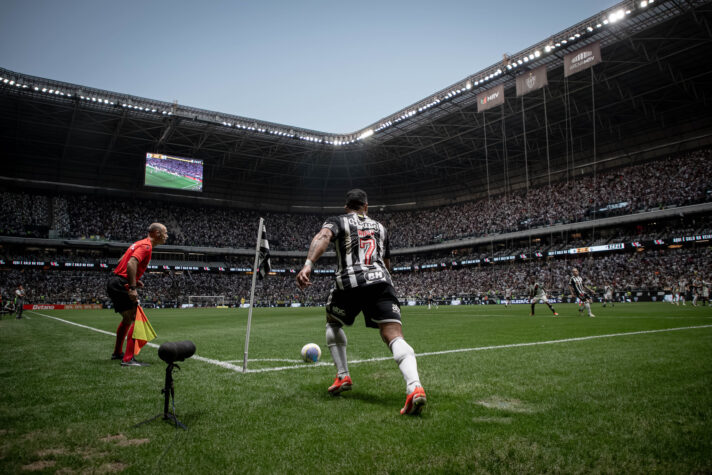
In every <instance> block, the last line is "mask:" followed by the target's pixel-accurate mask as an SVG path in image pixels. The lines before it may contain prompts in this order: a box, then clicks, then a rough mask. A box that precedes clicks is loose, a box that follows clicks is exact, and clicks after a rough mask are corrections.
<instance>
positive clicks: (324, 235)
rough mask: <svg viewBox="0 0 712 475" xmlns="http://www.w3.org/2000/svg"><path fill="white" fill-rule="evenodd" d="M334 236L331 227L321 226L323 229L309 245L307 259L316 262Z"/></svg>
mask: <svg viewBox="0 0 712 475" xmlns="http://www.w3.org/2000/svg"><path fill="white" fill-rule="evenodd" d="M333 236H334V233H333V232H332V231H331V230H330V229H327V228H321V231H319V232H318V233H317V234H316V236H314V239H312V242H311V244H310V245H309V253H308V254H307V259H309V260H310V261H312V262H316V261H317V260H318V259H319V258H320V257H321V256H322V254H324V252H326V250H327V248H328V247H329V243H330V242H331V238H332V237H333Z"/></svg>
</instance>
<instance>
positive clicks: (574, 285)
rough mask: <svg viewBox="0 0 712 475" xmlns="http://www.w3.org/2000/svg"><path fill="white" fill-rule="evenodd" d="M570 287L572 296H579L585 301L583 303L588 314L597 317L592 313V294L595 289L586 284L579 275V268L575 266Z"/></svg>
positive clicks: (572, 270)
mask: <svg viewBox="0 0 712 475" xmlns="http://www.w3.org/2000/svg"><path fill="white" fill-rule="evenodd" d="M569 289H570V290H571V296H572V297H574V298H578V299H579V300H580V301H581V302H583V305H584V307H585V308H586V311H587V312H588V316H589V317H595V315H594V314H593V313H591V296H592V295H593V291H592V290H591V289H589V288H588V287H586V286H585V285H584V283H583V279H582V278H581V276H580V275H579V271H578V269H577V268H575V267H574V268H573V269H571V278H570V279H569Z"/></svg>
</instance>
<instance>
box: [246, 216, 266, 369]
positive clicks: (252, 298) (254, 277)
mask: <svg viewBox="0 0 712 475" xmlns="http://www.w3.org/2000/svg"><path fill="white" fill-rule="evenodd" d="M263 224H264V218H260V225H259V227H258V228H257V229H258V231H257V245H256V246H255V265H253V266H252V290H251V291H250V309H249V310H248V311H247V333H246V334H245V357H244V359H243V360H242V372H243V373H246V372H247V351H248V348H249V346H250V327H251V326H252V307H253V306H254V304H255V283H256V282H257V264H258V261H259V256H260V242H261V241H262V225H263Z"/></svg>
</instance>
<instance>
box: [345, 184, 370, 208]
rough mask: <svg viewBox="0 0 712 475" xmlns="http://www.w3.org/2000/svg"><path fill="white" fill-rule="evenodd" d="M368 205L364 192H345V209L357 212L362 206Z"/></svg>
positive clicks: (356, 190) (355, 189)
mask: <svg viewBox="0 0 712 475" xmlns="http://www.w3.org/2000/svg"><path fill="white" fill-rule="evenodd" d="M367 203H368V196H366V192H365V191H363V190H361V189H359V188H354V189H353V190H349V191H347V192H346V207H347V208H348V209H353V210H358V209H361V208H362V207H363V205H365V204H367Z"/></svg>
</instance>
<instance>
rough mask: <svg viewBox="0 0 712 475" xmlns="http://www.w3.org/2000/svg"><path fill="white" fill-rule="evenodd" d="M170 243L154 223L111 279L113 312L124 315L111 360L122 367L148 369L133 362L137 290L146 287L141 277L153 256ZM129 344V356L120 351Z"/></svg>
mask: <svg viewBox="0 0 712 475" xmlns="http://www.w3.org/2000/svg"><path fill="white" fill-rule="evenodd" d="M167 239H168V229H166V227H165V226H164V225H163V224H161V223H153V224H151V225H150V226H149V227H148V237H147V238H145V239H141V240H140V241H136V242H135V243H133V244H132V245H131V247H129V248H128V249H127V250H126V252H125V253H124V255H123V256H122V257H121V260H120V261H119V264H118V265H117V266H116V269H114V272H113V273H112V274H111V277H110V278H109V282H108V283H107V285H106V292H107V294H108V295H109V297H110V298H111V301H112V302H113V303H114V311H115V312H116V313H120V314H121V318H122V320H121V323H119V327H118V328H117V329H116V344H115V345H114V353H113V354H112V355H111V359H112V360H118V359H120V360H122V361H121V365H122V366H147V363H141V362H139V361H136V359H135V358H134V351H133V350H134V340H133V329H134V320H135V319H136V306H137V305H138V292H137V290H136V289H137V288H138V287H143V282H141V280H140V279H141V276H143V273H144V272H145V271H146V268H147V267H148V264H149V263H150V262H151V253H152V252H153V248H154V247H155V246H160V245H161V244H165V242H166V240H167ZM124 338H126V340H127V344H126V353H125V354H124V353H123V352H122V351H121V350H122V348H123V345H124Z"/></svg>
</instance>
